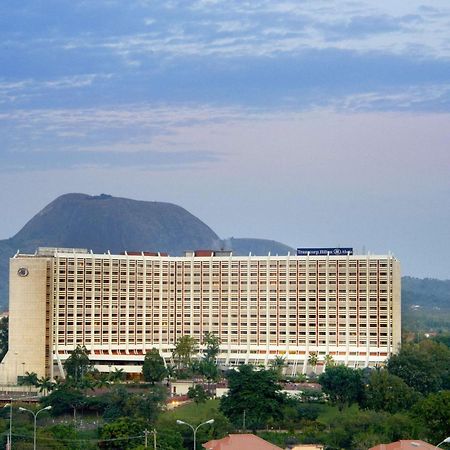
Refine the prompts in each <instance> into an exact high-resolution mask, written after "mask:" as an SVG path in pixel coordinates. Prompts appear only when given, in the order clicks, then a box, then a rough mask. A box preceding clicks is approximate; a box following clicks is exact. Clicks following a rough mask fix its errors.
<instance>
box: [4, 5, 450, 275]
mask: <svg viewBox="0 0 450 450" xmlns="http://www.w3.org/2000/svg"><path fill="white" fill-rule="evenodd" d="M0 187H1V188H2V189H0V210H1V211H2V213H3V214H2V218H1V220H0V239H6V238H8V237H11V236H12V235H14V234H15V233H16V232H17V231H18V230H19V229H20V228H21V227H22V226H23V225H24V224H25V223H26V222H27V221H28V220H29V219H30V218H31V217H32V216H33V215H34V214H36V213H37V212H38V211H39V210H40V209H42V208H43V207H44V206H45V205H46V204H48V203H49V202H50V201H52V200H54V199H55V198H56V197H57V196H59V195H61V194H64V193H68V192H82V193H87V194H93V195H94V194H95V195H98V194H100V193H106V194H111V195H114V196H121V197H128V198H134V199H139V200H152V201H154V200H156V201H166V202H172V203H176V204H178V205H181V206H183V207H184V208H186V209H187V210H189V211H190V212H192V213H193V214H195V215H196V216H198V217H199V218H200V219H202V220H203V221H205V222H206V223H207V224H208V225H209V226H211V228H213V230H214V231H216V233H218V234H219V235H220V236H221V237H223V238H227V237H258V238H267V239H275V240H278V241H280V242H283V243H285V244H288V245H291V246H292V247H294V248H296V247H332V246H344V247H354V248H355V250H356V252H371V253H374V254H386V253H387V252H392V253H393V254H394V255H395V256H396V257H398V258H399V259H400V261H401V264H402V272H403V274H405V275H412V276H417V277H433V278H440V279H450V2H448V0H427V1H425V0H422V1H417V0H408V1H405V0H389V1H385V0H377V1H375V0H372V1H368V0H367V1H361V0H348V1H346V0H342V1H330V0H327V1H322V0H313V1H290V0H286V1H284V0H280V1H276V0H254V1H245V0H226V1H225V0H224V1H222V0H194V1H187V0H180V1H177V0H166V1H158V0H127V1H123V0H3V1H2V2H0Z"/></svg>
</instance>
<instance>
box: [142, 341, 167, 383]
mask: <svg viewBox="0 0 450 450" xmlns="http://www.w3.org/2000/svg"><path fill="white" fill-rule="evenodd" d="M142 374H143V376H144V380H145V381H149V382H151V383H152V384H155V382H158V381H162V380H163V379H164V378H165V377H166V376H167V369H166V367H165V365H164V359H163V358H162V356H161V355H160V354H159V351H158V349H156V348H152V349H151V350H150V351H148V352H147V354H146V355H145V359H144V364H143V366H142Z"/></svg>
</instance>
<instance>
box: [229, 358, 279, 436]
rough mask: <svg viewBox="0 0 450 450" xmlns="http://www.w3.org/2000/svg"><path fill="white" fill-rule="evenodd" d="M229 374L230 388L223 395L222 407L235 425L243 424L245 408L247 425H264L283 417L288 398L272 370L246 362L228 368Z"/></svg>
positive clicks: (248, 426)
mask: <svg viewBox="0 0 450 450" xmlns="http://www.w3.org/2000/svg"><path fill="white" fill-rule="evenodd" d="M227 378H228V388H229V391H228V395H226V396H225V397H222V399H221V401H220V409H221V411H222V412H223V413H224V414H225V415H226V416H227V417H228V418H229V419H230V421H231V422H232V423H233V424H234V425H235V426H236V427H239V428H240V427H241V426H242V422H243V417H244V411H245V417H246V428H248V429H257V428H261V427H264V426H265V425H266V424H267V422H268V421H269V420H278V419H280V418H281V417H282V409H283V406H284V404H285V403H286V400H285V397H284V396H283V395H282V394H281V387H280V386H279V385H278V383H277V377H276V375H275V373H274V372H273V371H272V370H255V369H254V368H253V367H252V366H248V365H243V366H240V367H239V369H238V370H231V371H230V372H228V374H227Z"/></svg>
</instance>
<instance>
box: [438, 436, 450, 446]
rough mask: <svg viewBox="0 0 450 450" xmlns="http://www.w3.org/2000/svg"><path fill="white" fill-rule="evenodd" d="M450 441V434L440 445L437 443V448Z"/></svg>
mask: <svg viewBox="0 0 450 450" xmlns="http://www.w3.org/2000/svg"><path fill="white" fill-rule="evenodd" d="M449 442H450V436H449V437H448V438H445V439H444V440H443V441H442V442H439V444H438V445H436V448H438V447H439V446H440V445H442V444H447V443H449Z"/></svg>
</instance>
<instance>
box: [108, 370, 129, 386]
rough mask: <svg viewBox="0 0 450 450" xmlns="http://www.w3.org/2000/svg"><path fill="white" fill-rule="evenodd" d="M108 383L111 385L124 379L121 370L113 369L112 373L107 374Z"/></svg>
mask: <svg viewBox="0 0 450 450" xmlns="http://www.w3.org/2000/svg"><path fill="white" fill-rule="evenodd" d="M108 378H109V381H110V382H111V383H120V382H121V381H123V380H124V378H125V373H124V371H123V369H118V368H117V367H115V368H114V372H111V373H109V375H108Z"/></svg>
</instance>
